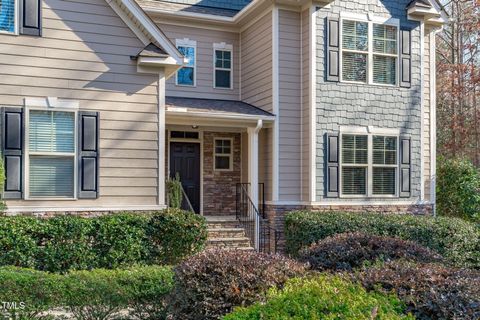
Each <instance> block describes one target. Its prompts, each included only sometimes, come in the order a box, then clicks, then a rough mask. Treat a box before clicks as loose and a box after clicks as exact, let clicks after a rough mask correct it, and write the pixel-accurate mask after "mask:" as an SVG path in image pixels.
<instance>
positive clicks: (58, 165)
mask: <svg viewBox="0 0 480 320" xmlns="http://www.w3.org/2000/svg"><path fill="white" fill-rule="evenodd" d="M28 141H29V144H28V150H29V166H28V170H29V172H28V178H29V184H28V187H29V197H31V198H73V197H74V180H75V179H74V167H75V113H73V112H59V111H43V110H30V112H29V123H28Z"/></svg>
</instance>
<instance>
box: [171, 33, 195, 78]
mask: <svg viewBox="0 0 480 320" xmlns="http://www.w3.org/2000/svg"><path fill="white" fill-rule="evenodd" d="M176 42H177V49H178V51H180V53H181V54H182V55H183V56H184V57H185V58H187V60H188V62H187V64H186V65H184V66H183V67H182V68H181V69H179V70H178V71H177V76H176V84H177V85H179V86H188V87H195V86H196V83H197V66H196V64H197V42H196V41H194V40H189V39H177V41H176Z"/></svg>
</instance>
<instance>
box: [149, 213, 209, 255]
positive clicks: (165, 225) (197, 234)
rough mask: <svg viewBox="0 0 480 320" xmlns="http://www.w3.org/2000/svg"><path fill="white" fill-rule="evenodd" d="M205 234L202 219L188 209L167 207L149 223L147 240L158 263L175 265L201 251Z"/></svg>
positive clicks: (205, 226) (205, 228)
mask: <svg viewBox="0 0 480 320" xmlns="http://www.w3.org/2000/svg"><path fill="white" fill-rule="evenodd" d="M165 235H168V237H166V236H165ZM207 236H208V232H207V224H206V220H205V218H204V217H202V216H200V215H196V214H194V213H191V212H188V211H183V210H179V209H168V210H165V211H162V212H158V213H157V214H155V215H153V216H152V217H151V219H150V221H149V222H148V239H149V241H150V242H151V244H152V245H153V251H154V256H155V257H156V258H157V259H156V260H157V261H156V262H157V263H159V264H164V263H167V264H176V263H178V262H180V261H182V260H183V259H184V258H186V257H188V256H190V255H192V254H195V253H197V252H199V251H201V250H203V248H204V247H205V243H206V241H207Z"/></svg>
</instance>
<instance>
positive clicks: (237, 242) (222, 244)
mask: <svg viewBox="0 0 480 320" xmlns="http://www.w3.org/2000/svg"><path fill="white" fill-rule="evenodd" d="M250 247H251V244H250V239H248V238H247V237H243V238H211V239H208V240H207V248H250Z"/></svg>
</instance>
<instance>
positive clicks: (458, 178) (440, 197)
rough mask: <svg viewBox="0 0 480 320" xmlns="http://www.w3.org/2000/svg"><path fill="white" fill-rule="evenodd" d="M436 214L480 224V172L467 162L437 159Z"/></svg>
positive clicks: (465, 160)
mask: <svg viewBox="0 0 480 320" xmlns="http://www.w3.org/2000/svg"><path fill="white" fill-rule="evenodd" d="M437 212H438V214H439V215H442V216H449V217H460V218H464V219H467V220H471V221H475V222H477V223H478V222H480V171H479V170H478V169H477V168H475V166H474V165H473V164H472V163H471V162H470V161H469V160H467V159H463V160H462V159H444V158H440V159H439V161H438V168H437Z"/></svg>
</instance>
